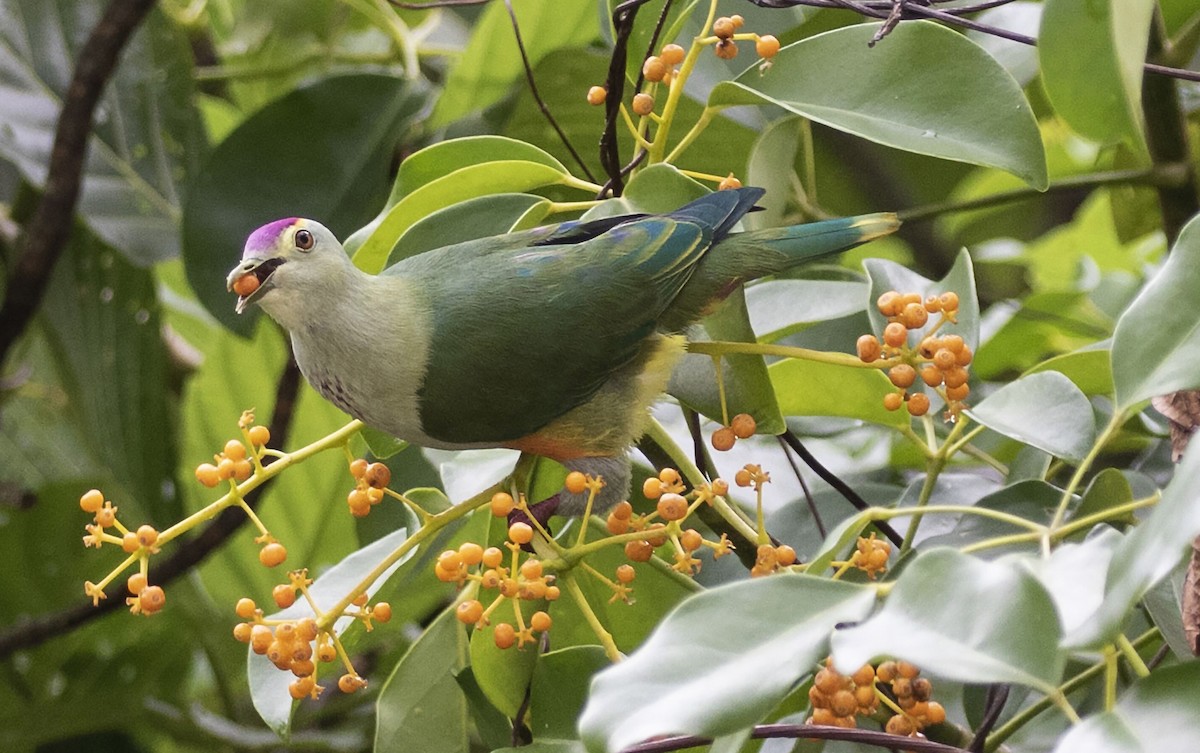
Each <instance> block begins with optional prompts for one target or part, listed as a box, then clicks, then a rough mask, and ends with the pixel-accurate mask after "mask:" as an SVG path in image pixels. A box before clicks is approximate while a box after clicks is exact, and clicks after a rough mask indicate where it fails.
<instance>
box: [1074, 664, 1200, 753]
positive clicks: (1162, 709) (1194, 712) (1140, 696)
mask: <svg viewBox="0 0 1200 753" xmlns="http://www.w3.org/2000/svg"><path fill="white" fill-rule="evenodd" d="M1198 684H1200V663H1197V662H1194V661H1192V662H1188V663H1186V664H1180V665H1177V666H1174V667H1165V668H1163V669H1158V670H1155V671H1154V673H1153V674H1151V675H1150V676H1149V677H1143V678H1141V679H1140V680H1138V681H1137V682H1135V683H1134V684H1133V686H1132V687H1131V688H1129V690H1127V691H1126V692H1125V693H1124V694H1123V695H1122V696H1121V698H1120V699H1119V700H1118V701H1117V705H1116V708H1114V709H1113V710H1112V711H1105V712H1102V713H1100V714H1096V715H1094V716H1091V717H1088V718H1087V719H1084V720H1083V722H1082V723H1081V724H1077V725H1075V726H1074V727H1072V728H1071V729H1070V731H1068V732H1067V734H1066V735H1065V736H1064V737H1063V738H1062V739H1061V740H1060V741H1059V743H1058V745H1057V746H1056V747H1055V748H1054V753H1142V752H1143V751H1149V750H1188V749H1190V748H1191V747H1192V746H1194V745H1195V744H1196V741H1195V731H1196V729H1197V727H1198V726H1200V704H1197V703H1196V692H1195V691H1196V687H1197V685H1198Z"/></svg>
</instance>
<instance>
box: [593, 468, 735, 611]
mask: <svg viewBox="0 0 1200 753" xmlns="http://www.w3.org/2000/svg"><path fill="white" fill-rule="evenodd" d="M686 489H687V487H685V486H684V484H683V477H682V476H680V475H679V471H677V470H675V469H674V468H664V469H662V470H661V471H659V474H658V476H651V477H650V478H648V479H646V481H645V483H643V484H642V496H644V497H645V498H646V499H649V500H652V501H654V502H655V503H656V504H655V509H654V512H652V513H650V514H648V515H635V514H634V512H633V506H632V505H630V504H629V503H628V502H621V503H619V504H617V505H615V506H614V507H613V509H612V510H611V511H610V512H609V514H608V520H607V528H608V532H609V533H611V534H613V535H616V536H619V535H621V534H625V533H629V532H644V533H645V536H644V537H642V538H637V539H633V540H631V541H627V542H625V556H626V557H628V558H629V559H630V560H632V561H633V562H648V561H649V560H650V558H651V557H653V556H654V550H655V549H657V548H658V547H660V546H663V545H665V544H666V543H667V542H668V541H670V542H671V543H672V545H673V546H674V550H675V552H674V560H675V564H674V565H673V567H674V568H675V569H676V570H678V571H679V572H681V573H684V574H687V575H694V574H695V573H697V572H699V571H700V560H698V559H696V558H695V557H694V556H692V554H693V552H695V551H697V550H699V549H700V548H701V547H708V548H709V549H711V550H712V554H713V558H714V559H719V558H720V557H723V556H725V555H726V554H729V553H730V552H731V551H733V544H731V543H730V542H729V539H728V538H727V537H726V536H724V535H722V536H721V538H720V540H719V541H709V540H707V539H705V538H704V536H703V535H702V534H701V533H700V532H699V531H697V530H696V529H694V528H687V529H685V528H683V527H682V525H681V523H682V521H683V520H685V519H686V518H687V517H688V515H690V514H691V512H692V510H693V509H695V507H696V505H698V504H699V503H701V502H708V503H709V504H711V503H712V500H713V498H714V497H719V496H724V495H726V494H728V493H729V484H728V483H726V482H725V481H724V479H719V478H718V479H713V481H712V483H711V484H705V485H702V486H701V487H700V488H698V489H697V490H696V491H694V492H692V496H693V497H694V498H695V499H694V501H693V502H689V501H688V498H687V497H685V496H684V494H683V493H684V492H685V491H686ZM655 518H661V519H662V521H666V522H661V521H656V520H655ZM632 573H633V568H632V567H631V568H630V569H629V571H628V577H627V579H622V574H621V571H620V569H618V572H617V576H618V581H619V584H621V585H625V584H628V583H629V582H631V581H632V580H633V574H632ZM614 592H615V594H616V595H615V596H614V599H615V598H626V596H627V595H628V589H621V588H614ZM626 600H628V599H626Z"/></svg>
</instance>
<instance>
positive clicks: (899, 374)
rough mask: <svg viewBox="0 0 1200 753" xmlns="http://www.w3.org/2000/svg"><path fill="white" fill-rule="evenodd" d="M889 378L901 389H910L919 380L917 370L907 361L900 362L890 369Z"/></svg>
mask: <svg viewBox="0 0 1200 753" xmlns="http://www.w3.org/2000/svg"><path fill="white" fill-rule="evenodd" d="M888 379H890V380H892V384H894V385H896V386H897V387H899V388H900V389H902V390H904V389H908V388H909V387H911V386H913V382H915V381H917V370H916V369H914V368H913V367H912V366H909V365H908V364H906V363H898V364H896V365H895V366H893V367H892V368H890V369H888Z"/></svg>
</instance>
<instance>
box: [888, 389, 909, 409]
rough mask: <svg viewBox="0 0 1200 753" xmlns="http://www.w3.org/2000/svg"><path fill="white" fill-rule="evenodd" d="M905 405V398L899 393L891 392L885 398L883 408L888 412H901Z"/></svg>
mask: <svg viewBox="0 0 1200 753" xmlns="http://www.w3.org/2000/svg"><path fill="white" fill-rule="evenodd" d="M903 404H904V396H903V395H901V394H900V393H899V392H889V393H887V394H886V395H884V396H883V407H884V408H887V409H888V410H900V406H901V405H903Z"/></svg>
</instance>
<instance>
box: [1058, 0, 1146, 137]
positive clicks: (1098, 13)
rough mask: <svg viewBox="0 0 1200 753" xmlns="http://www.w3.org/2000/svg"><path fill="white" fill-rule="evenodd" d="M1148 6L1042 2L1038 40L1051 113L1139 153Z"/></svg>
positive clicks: (1120, 1) (1128, 1)
mask: <svg viewBox="0 0 1200 753" xmlns="http://www.w3.org/2000/svg"><path fill="white" fill-rule="evenodd" d="M1154 6H1155V3H1154V0H1046V2H1045V4H1044V9H1043V12H1042V25H1041V31H1040V34H1039V35H1038V61H1039V62H1040V63H1041V68H1042V83H1043V85H1044V86H1045V87H1046V93H1047V94H1048V95H1049V97H1050V101H1051V103H1053V105H1054V110H1055V112H1057V113H1058V114H1059V115H1061V116H1062V118H1063V119H1064V120H1066V121H1067V123H1068V124H1069V125H1070V126H1071V128H1073V129H1074V130H1075V131H1077V132H1079V133H1080V134H1082V135H1084V136H1086V137H1088V138H1090V139H1092V140H1093V141H1099V142H1101V143H1106V144H1107V143H1114V142H1117V141H1125V142H1126V143H1130V144H1135V145H1142V147H1143V148H1144V139H1145V137H1144V136H1143V135H1142V124H1141V112H1142V75H1143V74H1142V63H1143V62H1145V60H1146V44H1147V40H1148V39H1149V36H1150V19H1151V16H1152V15H1153V13H1154Z"/></svg>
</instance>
